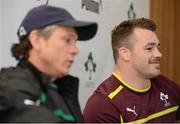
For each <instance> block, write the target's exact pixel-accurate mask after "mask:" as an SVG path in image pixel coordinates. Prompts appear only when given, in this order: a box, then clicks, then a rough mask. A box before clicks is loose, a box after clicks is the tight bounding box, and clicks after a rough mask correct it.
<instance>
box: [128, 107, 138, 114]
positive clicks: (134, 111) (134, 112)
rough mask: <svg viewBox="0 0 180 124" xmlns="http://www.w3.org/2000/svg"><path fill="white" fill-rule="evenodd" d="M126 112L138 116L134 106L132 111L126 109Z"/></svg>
mask: <svg viewBox="0 0 180 124" xmlns="http://www.w3.org/2000/svg"><path fill="white" fill-rule="evenodd" d="M126 111H127V112H132V113H133V114H135V115H136V116H137V115H138V114H137V113H136V106H134V107H133V109H131V108H126Z"/></svg>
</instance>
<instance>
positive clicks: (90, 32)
mask: <svg viewBox="0 0 180 124" xmlns="http://www.w3.org/2000/svg"><path fill="white" fill-rule="evenodd" d="M60 24H61V25H64V26H70V27H74V28H75V29H76V31H77V33H78V40H79V41H86V40H90V39H91V38H93V37H94V36H95V35H96V33H97V23H96V22H84V21H68V22H61V23H60Z"/></svg>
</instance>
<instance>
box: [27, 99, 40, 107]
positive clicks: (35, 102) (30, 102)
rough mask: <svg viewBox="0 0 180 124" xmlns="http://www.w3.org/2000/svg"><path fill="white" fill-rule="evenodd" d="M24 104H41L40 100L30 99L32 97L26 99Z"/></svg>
mask: <svg viewBox="0 0 180 124" xmlns="http://www.w3.org/2000/svg"><path fill="white" fill-rule="evenodd" d="M24 105H35V106H40V100H37V101H33V100H30V99H25V100H24Z"/></svg>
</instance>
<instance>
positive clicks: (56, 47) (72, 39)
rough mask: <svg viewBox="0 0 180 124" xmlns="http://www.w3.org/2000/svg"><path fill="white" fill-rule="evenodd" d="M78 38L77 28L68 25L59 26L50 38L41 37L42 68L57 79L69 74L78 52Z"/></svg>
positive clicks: (40, 57)
mask: <svg viewBox="0 0 180 124" xmlns="http://www.w3.org/2000/svg"><path fill="white" fill-rule="evenodd" d="M77 38H78V36H77V33H76V31H75V29H74V28H68V27H57V28H56V29H55V30H54V31H53V32H52V34H51V36H50V37H49V38H48V39H45V38H43V37H41V38H39V41H38V42H39V46H40V47H38V50H37V51H38V59H39V63H40V66H39V67H40V68H41V70H43V71H44V72H45V73H47V74H49V75H50V76H52V77H53V78H55V79H56V78H58V77H63V76H65V75H67V74H68V73H69V69H70V67H71V65H72V64H73V61H74V57H75V56H76V55H77V53H78V49H77V47H76V42H77Z"/></svg>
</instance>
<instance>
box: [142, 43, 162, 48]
mask: <svg viewBox="0 0 180 124" xmlns="http://www.w3.org/2000/svg"><path fill="white" fill-rule="evenodd" d="M156 45H157V46H160V43H158V44H156V43H148V44H146V45H145V46H144V47H147V46H156Z"/></svg>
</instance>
